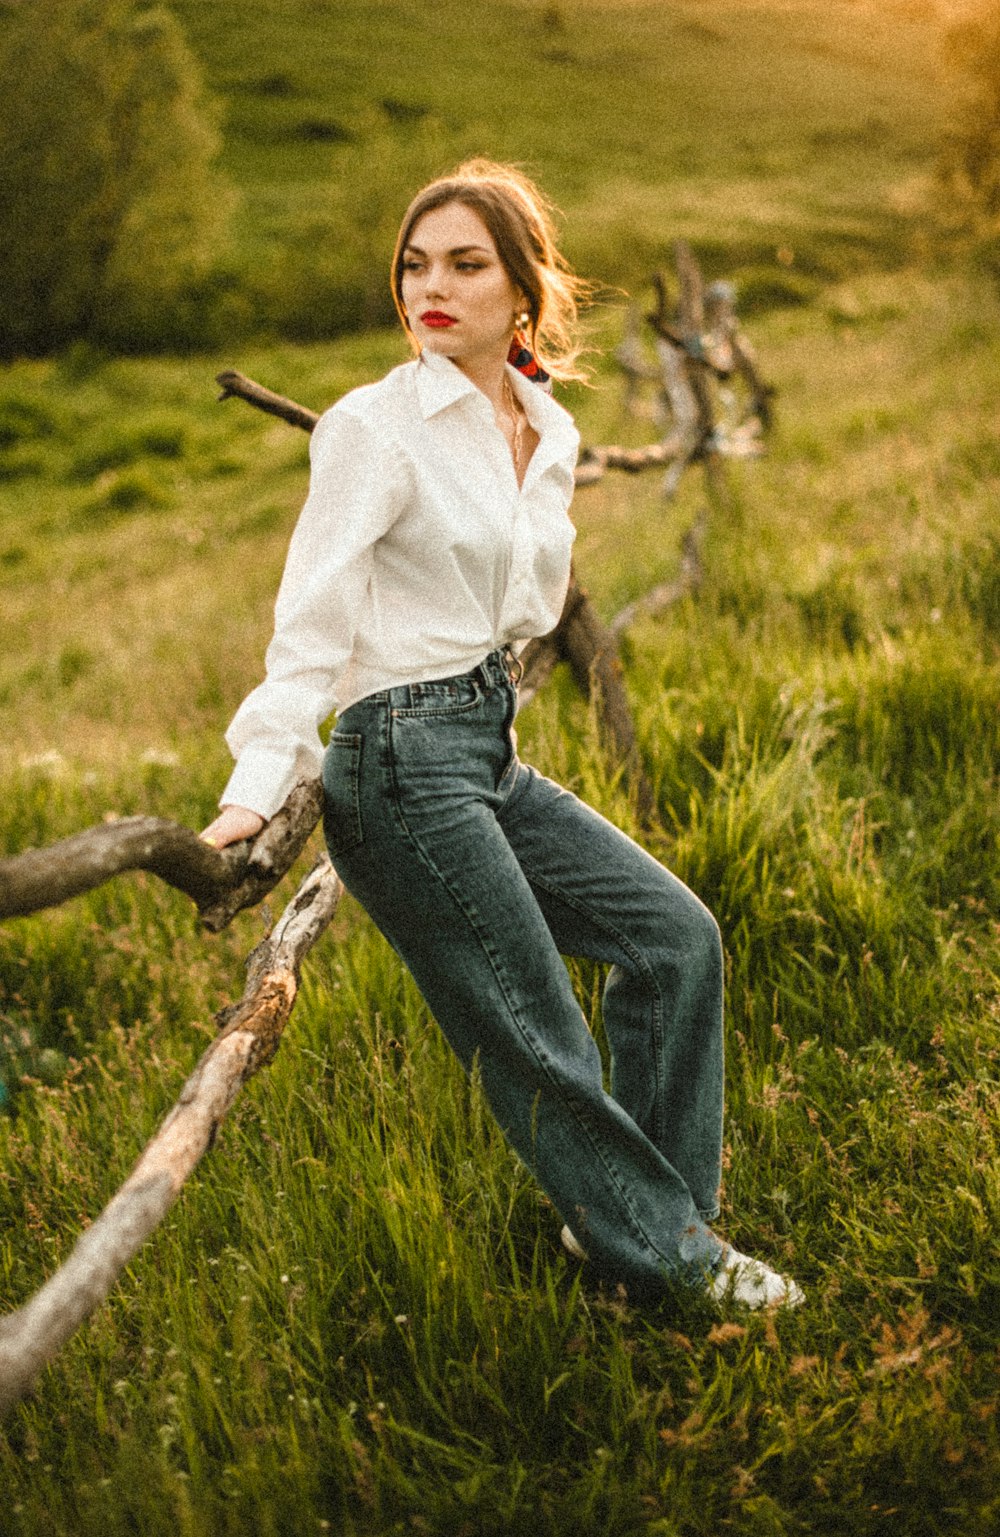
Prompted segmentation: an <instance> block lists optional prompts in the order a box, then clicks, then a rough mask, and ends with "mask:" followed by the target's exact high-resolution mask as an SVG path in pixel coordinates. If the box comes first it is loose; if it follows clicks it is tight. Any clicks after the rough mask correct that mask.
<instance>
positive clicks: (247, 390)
mask: <svg viewBox="0 0 1000 1537" xmlns="http://www.w3.org/2000/svg"><path fill="white" fill-rule="evenodd" d="M215 382H216V384H221V385H222V394H221V395H220V396H219V399H220V400H229V399H232V398H236V399H239V400H246V401H248V402H249V404H250V405H252V406H256V407H257V409H258V411H266V412H267V413H268V415H269V416H280V417H281V419H282V421H283V422H291V424H292V426H293V427H302V428H303V429H304V430H305V431H306V432H312V430H313V428H314V427H315V425H316V423H317V422H318V421H319V412H317V411H310V410H309V407H308V406H300V405H299V404H298V402H297V401H295V400H289V399H288V397H287V395H276V394H275V393H274V391H273V390H268V389H265V388H264V386H263V385H262V384H257V383H256V382H255V381H254V380H253V379H248V378H247V376H246V374H241V373H238V372H237V370H236V369H235V368H227V369H225V371H224V372H223V373H221V374H216V376H215Z"/></svg>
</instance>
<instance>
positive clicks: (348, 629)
mask: <svg viewBox="0 0 1000 1537" xmlns="http://www.w3.org/2000/svg"><path fill="white" fill-rule="evenodd" d="M310 460H311V475H310V484H309V495H308V497H307V499H306V503H305V506H304V507H303V509H302V513H301V515H300V517H299V521H298V523H297V525H296V528H295V532H294V534H293V536H292V541H291V545H290V547H289V551H288V559H287V561H286V564H285V571H284V575H283V577H282V580H281V586H280V588H279V591H278V597H277V602H276V604H275V627H274V637H273V639H272V641H271V643H270V645H269V647H268V649H267V655H266V677H265V680H264V682H263V683H261V684H260V686H259V687H258V688H255V689H254V690H253V692H252V693H251V694H250V695H249V696H248V697H247V698H246V699H245V700H244V702H243V704H242V705H241V706H240V708H239V710H238V711H237V713H236V715H235V716H234V718H233V721H232V723H231V725H230V727H229V730H228V731H227V732H226V742H227V744H228V746H229V748H230V750H231V752H232V754H233V756H234V757H235V758H236V760H237V762H236V768H235V769H234V771H233V774H232V777H231V778H230V780H229V783H228V784H227V786H226V788H225V791H224V792H223V795H222V798H221V801H220V804H222V805H239V806H246V807H248V808H249V809H250V810H251V811H256V812H257V813H258V814H259V815H260V816H262V817H265V818H269V817H271V816H273V815H274V813H275V812H276V811H277V810H278V809H279V807H280V806H282V805H283V804H284V802H285V800H286V799H287V797H288V794H289V792H290V791H291V790H292V789H293V787H294V786H295V784H296V783H297V782H298V781H299V780H300V779H304V778H315V777H316V775H318V774H319V771H320V767H321V764H322V755H323V747H322V743H321V741H320V738H319V729H318V728H319V726H320V725H321V723H322V722H323V721H324V720H325V719H326V717H327V716H328V715H329V714H330V711H331V709H332V708H333V704H334V701H335V698H336V683H337V679H338V676H339V674H340V672H341V671H342V669H343V668H344V666H345V664H346V663H347V661H348V659H349V658H350V655H351V651H352V647H353V644H354V639H355V635H356V633H357V629H358V625H359V623H360V621H361V616H362V614H363V611H364V602H365V597H366V592H367V589H368V584H369V581H370V579H371V572H372V564H373V555H374V547H375V544H376V542H377V541H378V540H379V539H381V538H382V537H383V535H385V534H386V533H387V532H388V530H389V529H390V528H391V527H392V525H393V523H394V522H395V520H396V518H397V517H398V516H399V513H400V511H401V510H402V507H403V505H404V502H405V496H406V483H407V478H408V477H407V469H406V465H405V463H404V462H403V458H402V455H401V454H400V452H399V448H398V444H397V442H396V440H395V439H394V438H393V437H392V436H391V435H390V434H389V433H387V432H380V431H379V429H378V426H377V425H376V424H374V423H373V422H372V421H371V420H370V419H368V418H364V417H362V416H360V415H355V414H354V413H353V412H351V411H350V410H345V409H343V403H341V404H340V405H338V406H335V407H333V408H332V409H331V410H330V411H327V412H326V413H325V414H324V415H323V416H322V417H321V418H320V420H319V422H318V423H317V424H316V427H315V429H314V431H313V434H312V438H311V441H310Z"/></svg>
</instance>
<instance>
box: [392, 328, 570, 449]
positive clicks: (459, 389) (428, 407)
mask: <svg viewBox="0 0 1000 1537" xmlns="http://www.w3.org/2000/svg"><path fill="white" fill-rule="evenodd" d="M506 366H507V375H508V377H509V379H510V382H511V386H512V388H513V390H514V393H515V394H516V396H517V398H518V400H519V401H520V402H521V404H522V406H523V407H524V410H525V415H526V416H527V418H528V421H529V422H530V423H531V425H532V427H534V429H535V431H536V432H537V433H538V436H539V437H540V438H542V439H547V440H548V441H549V442H550V443H551V444H552V446H553V448H554V449H555V450H556V452H557V453H558V452H559V451H561V450H567V449H569V448H571V447H573V446H574V445H575V444H576V443H577V442H578V434H577V430H576V427H575V425H574V422H573V418H572V417H571V416H570V414H569V412H568V411H566V410H565V409H564V407H563V406H561V405H560V404H559V402H558V401H556V400H553V398H552V396H551V395H549V394H547V392H546V391H545V390H543V389H541V388H540V387H539V386H538V385H537V384H532V382H531V380H530V379H526V378H525V377H524V375H523V374H522V373H519V372H518V370H517V369H516V368H514V367H512V366H511V364H509V363H508V364H507V365H506ZM416 375H417V396H418V398H419V401H420V409H421V411H422V413H423V416H424V420H425V421H426V420H427V418H428V417H431V416H435V415H436V414H437V413H438V411H443V410H445V408H446V407H447V406H451V405H454V404H455V402H456V401H458V400H462V399H465V398H466V397H468V396H477V397H478V398H480V399H482V400H485V399H486V397H485V396H484V395H483V394H482V391H481V390H478V389H477V388H476V386H475V385H474V384H473V382H472V380H471V379H470V378H469V377H468V375H467V374H464V373H463V372H462V370H461V369H460V368H459V367H458V365H457V364H456V363H453V362H452V360H451V358H448V357H445V356H444V355H443V354H441V353H439V352H429V351H426V350H425V351H423V352H421V354H420V356H419V357H418V358H417V363H416Z"/></svg>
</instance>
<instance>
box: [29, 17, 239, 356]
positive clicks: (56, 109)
mask: <svg viewBox="0 0 1000 1537" xmlns="http://www.w3.org/2000/svg"><path fill="white" fill-rule="evenodd" d="M0 139H2V141H3V143H4V175H3V178H2V181H0V268H2V270H3V273H4V282H3V285H2V288H0V336H2V337H3V342H2V348H3V351H4V353H5V354H6V355H7V356H13V355H16V354H18V353H41V352H45V351H47V350H49V349H51V348H53V347H57V346H62V345H65V344H66V343H68V342H70V341H72V340H73V339H75V338H80V337H86V338H87V339H88V340H90V341H91V342H96V343H98V344H103V345H110V346H113V347H116V348H122V347H124V348H127V349H137V348H138V349H141V348H147V347H155V346H163V345H172V344H175V343H177V342H178V341H185V340H187V336H186V335H183V336H182V335H178V328H179V326H180V324H181V323H182V322H183V325H184V327H186V328H190V326H191V321H192V316H191V313H190V306H191V295H192V293H196V292H197V291H198V288H199V285H202V286H203V287H204V286H205V285H206V284H208V279H209V273H210V267H211V262H212V260H213V257H214V256H215V254H216V252H217V250H218V247H219V242H220V240H221V238H222V235H223V230H224V221H225V214H226V210H227V206H228V201H229V199H228V194H227V192H226V189H225V187H224V185H223V184H222V182H221V181H220V179H219V177H218V176H217V175H216V173H215V172H214V171H213V169H212V161H213V157H214V155H215V152H216V148H217V138H216V134H215V130H214V126H213V123H212V114H211V110H210V108H209V106H208V104H207V102H206V100H205V98H204V95H203V92H202V88H201V83H200V77H199V73H198V69H197V66H196V64H195V61H194V59H193V56H192V55H191V53H190V52H189V50H188V48H187V45H186V43H185V41H184V38H183V35H182V33H181V30H180V27H179V25H178V23H177V21H176V20H175V18H174V17H173V16H172V15H171V14H170V13H169V12H168V11H166V10H164V9H162V8H160V7H158V6H151V5H148V4H145V3H142V0H31V3H30V4H28V3H26V0H20V3H18V4H16V5H14V6H11V7H10V8H9V9H8V12H7V14H6V16H5V17H4V19H3V21H2V25H0Z"/></svg>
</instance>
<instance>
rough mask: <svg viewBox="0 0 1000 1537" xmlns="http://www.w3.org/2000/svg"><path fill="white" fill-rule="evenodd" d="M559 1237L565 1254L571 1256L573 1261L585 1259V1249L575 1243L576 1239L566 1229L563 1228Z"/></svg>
mask: <svg viewBox="0 0 1000 1537" xmlns="http://www.w3.org/2000/svg"><path fill="white" fill-rule="evenodd" d="M559 1237H560V1238H561V1239H562V1246H563V1248H564V1249H565V1250H566V1253H567V1254H572V1256H573V1258H574V1259H586V1258H587V1251H586V1249H584V1248H583V1247H582V1246H581V1245H580V1244H579V1243H578V1242H577V1240H576V1238H574V1236H573V1234H572V1233H571V1232H570V1230H569V1228H568V1227H564V1228H563V1230H562V1232H561V1233H560V1234H559Z"/></svg>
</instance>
